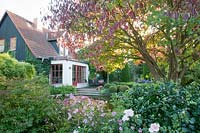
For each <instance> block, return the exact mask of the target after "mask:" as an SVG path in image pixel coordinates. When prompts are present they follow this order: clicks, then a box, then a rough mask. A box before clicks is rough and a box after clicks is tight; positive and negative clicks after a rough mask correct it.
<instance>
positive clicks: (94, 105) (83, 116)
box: [63, 95, 114, 133]
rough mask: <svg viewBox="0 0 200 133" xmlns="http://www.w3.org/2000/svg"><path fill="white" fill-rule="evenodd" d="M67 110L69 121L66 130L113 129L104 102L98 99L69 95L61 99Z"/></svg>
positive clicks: (107, 130) (102, 130)
mask: <svg viewBox="0 0 200 133" xmlns="http://www.w3.org/2000/svg"><path fill="white" fill-rule="evenodd" d="M63 104H64V107H65V108H66V110H67V112H66V113H67V114H68V121H70V127H71V128H69V129H66V131H68V132H73V130H76V131H79V132H88V133H92V132H100V131H101V132H109V131H114V130H113V127H112V126H111V125H110V123H112V121H109V120H111V119H110V118H113V119H114V117H113V116H111V114H110V112H109V110H106V103H105V102H104V101H100V100H93V99H91V98H89V97H86V96H73V95H70V97H69V98H66V99H65V100H64V101H63Z"/></svg>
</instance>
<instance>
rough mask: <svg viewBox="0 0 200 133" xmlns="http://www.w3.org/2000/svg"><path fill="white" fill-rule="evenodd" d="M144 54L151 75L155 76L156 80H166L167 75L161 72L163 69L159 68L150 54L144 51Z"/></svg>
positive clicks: (142, 51) (142, 52)
mask: <svg viewBox="0 0 200 133" xmlns="http://www.w3.org/2000/svg"><path fill="white" fill-rule="evenodd" d="M140 53H141V54H142V56H143V58H144V61H145V62H146V64H147V66H148V68H149V70H150V72H151V74H152V75H153V77H154V79H155V80H165V78H166V77H165V74H164V73H163V72H162V71H161V69H160V68H159V67H158V65H157V63H156V61H155V60H154V59H153V58H152V57H151V56H150V55H149V53H148V52H147V51H146V50H145V49H142V50H141V51H140Z"/></svg>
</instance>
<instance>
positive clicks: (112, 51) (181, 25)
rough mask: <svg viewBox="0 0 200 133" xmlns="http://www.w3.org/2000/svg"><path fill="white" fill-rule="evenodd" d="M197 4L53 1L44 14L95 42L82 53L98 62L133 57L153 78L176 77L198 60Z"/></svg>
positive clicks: (190, 0)
mask: <svg viewBox="0 0 200 133" xmlns="http://www.w3.org/2000/svg"><path fill="white" fill-rule="evenodd" d="M199 5H200V1H199V0H60V1H58V0H52V3H50V5H49V10H50V13H49V14H46V15H44V18H43V19H44V20H45V21H46V22H48V23H49V24H50V27H51V28H57V29H62V30H66V31H67V32H69V33H70V34H73V35H75V34H76V35H77V36H82V39H85V40H87V41H90V42H92V44H91V45H90V46H87V47H86V48H85V54H84V55H85V57H87V58H89V59H90V60H91V61H92V63H93V64H94V65H96V66H101V65H102V64H103V65H102V66H103V68H104V67H106V65H107V62H109V65H110V64H112V63H115V64H117V63H119V64H120V65H119V66H121V64H125V63H124V62H126V61H128V60H130V59H132V60H134V61H135V62H138V61H142V62H145V63H146V64H147V66H148V67H149V69H150V72H151V74H152V75H153V76H154V79H155V80H173V81H178V80H179V79H182V77H183V76H184V74H185V72H186V71H187V70H188V69H189V68H190V66H191V65H192V64H193V63H195V62H196V61H197V60H199V59H200V58H199V57H200V46H199V45H200V37H199V36H200V26H199V25H200V14H199V11H200V7H199ZM66 41H67V40H66ZM111 66H112V65H111Z"/></svg>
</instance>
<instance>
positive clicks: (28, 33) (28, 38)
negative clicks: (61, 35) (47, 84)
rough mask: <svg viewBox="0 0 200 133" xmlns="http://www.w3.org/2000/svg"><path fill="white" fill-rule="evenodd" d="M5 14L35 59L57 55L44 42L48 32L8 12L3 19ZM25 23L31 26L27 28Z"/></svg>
mask: <svg viewBox="0 0 200 133" xmlns="http://www.w3.org/2000/svg"><path fill="white" fill-rule="evenodd" d="M6 14H7V16H9V17H10V19H11V21H12V23H13V24H14V26H15V27H16V29H17V31H18V32H19V34H20V35H21V37H22V38H23V40H24V42H25V43H26V45H27V47H28V48H29V50H30V51H31V53H32V54H33V55H34V56H35V57H36V58H40V57H46V56H49V57H50V56H57V55H58V54H57V52H56V50H55V49H54V47H53V46H52V45H51V44H50V42H48V41H47V40H46V33H47V32H48V31H45V30H44V31H43V30H39V29H37V28H36V27H35V25H33V24H34V23H33V22H31V21H29V20H27V19H25V18H23V17H21V16H19V15H17V14H15V13H12V12H10V11H6V13H5V14H4V18H5V15H6ZM2 21H3V19H2ZM2 21H1V22H2ZM27 22H28V23H29V24H31V26H29V25H28V23H27ZM0 24H1V23H0ZM42 50H45V51H42Z"/></svg>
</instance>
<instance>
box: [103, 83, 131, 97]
mask: <svg viewBox="0 0 200 133" xmlns="http://www.w3.org/2000/svg"><path fill="white" fill-rule="evenodd" d="M133 84H134V83H133V82H113V83H106V84H105V85H104V87H103V88H102V89H101V94H102V95H111V94H112V93H119V92H124V91H126V90H128V89H130V88H129V86H131V87H132V86H133Z"/></svg>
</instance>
